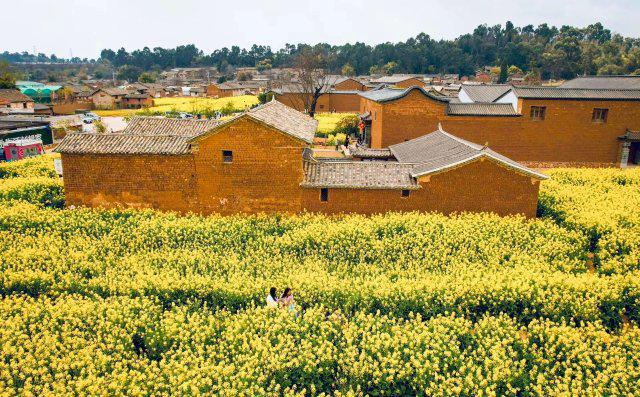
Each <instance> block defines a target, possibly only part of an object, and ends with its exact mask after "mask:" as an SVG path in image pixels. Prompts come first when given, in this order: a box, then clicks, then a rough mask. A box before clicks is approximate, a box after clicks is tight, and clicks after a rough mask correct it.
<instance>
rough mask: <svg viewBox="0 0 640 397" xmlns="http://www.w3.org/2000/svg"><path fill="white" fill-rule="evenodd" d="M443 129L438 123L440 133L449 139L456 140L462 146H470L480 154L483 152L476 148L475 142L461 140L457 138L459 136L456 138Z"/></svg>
mask: <svg viewBox="0 0 640 397" xmlns="http://www.w3.org/2000/svg"><path fill="white" fill-rule="evenodd" d="M441 127H442V126H441V125H440V123H438V131H440V132H442V133H443V134H445V135H446V136H448V137H449V138H451V139H453V140H455V141H456V142H459V143H461V144H463V145H465V146H468V147H470V148H471V149H473V150H475V151H478V152H480V151H482V149H478V148H477V147H475V146H474V145H477V144H475V143H473V142H469V141H467V140H465V139H462V138H459V137H457V136H455V135H453V134H450V133H448V132H447V131H445V130H443V129H441ZM435 132H437V131H435ZM478 146H480V145H478ZM485 147H486V146H485Z"/></svg>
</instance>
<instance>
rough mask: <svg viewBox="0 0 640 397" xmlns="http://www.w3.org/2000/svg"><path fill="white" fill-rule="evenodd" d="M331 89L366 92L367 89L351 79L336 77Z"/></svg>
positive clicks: (360, 82) (361, 83)
mask: <svg viewBox="0 0 640 397" xmlns="http://www.w3.org/2000/svg"><path fill="white" fill-rule="evenodd" d="M332 88H333V90H334V91H367V90H368V89H369V88H368V87H367V86H366V85H365V84H364V83H363V82H362V81H360V80H357V79H355V78H353V77H345V76H336V78H335V80H334V82H333V84H332Z"/></svg>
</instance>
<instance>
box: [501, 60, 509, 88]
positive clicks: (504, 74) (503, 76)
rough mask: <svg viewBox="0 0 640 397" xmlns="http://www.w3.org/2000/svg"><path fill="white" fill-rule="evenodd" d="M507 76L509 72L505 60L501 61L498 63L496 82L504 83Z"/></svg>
mask: <svg viewBox="0 0 640 397" xmlns="http://www.w3.org/2000/svg"><path fill="white" fill-rule="evenodd" d="M508 77H509V72H508V71H507V62H506V61H502V64H501V65H500V75H499V76H498V83H501V84H504V83H506V82H507V78H508Z"/></svg>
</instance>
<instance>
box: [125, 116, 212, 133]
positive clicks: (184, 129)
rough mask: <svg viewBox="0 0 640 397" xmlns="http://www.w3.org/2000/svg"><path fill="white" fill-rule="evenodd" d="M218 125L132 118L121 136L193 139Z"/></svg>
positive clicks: (160, 118) (153, 118)
mask: <svg viewBox="0 0 640 397" xmlns="http://www.w3.org/2000/svg"><path fill="white" fill-rule="evenodd" d="M219 124H220V121H218V120H198V119H171V118H165V117H142V116H138V117H134V118H132V119H131V121H129V124H127V127H126V128H125V129H124V131H122V133H123V134H135V135H179V136H186V137H193V136H196V135H200V134H202V133H204V132H206V131H209V130H211V129H213V128H214V127H216V126H217V125H219Z"/></svg>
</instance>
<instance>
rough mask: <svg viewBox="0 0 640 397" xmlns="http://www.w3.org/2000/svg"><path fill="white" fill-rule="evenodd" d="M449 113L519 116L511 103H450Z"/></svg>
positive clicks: (448, 106)
mask: <svg viewBox="0 0 640 397" xmlns="http://www.w3.org/2000/svg"><path fill="white" fill-rule="evenodd" d="M447 114H448V115H453V116H503V117H519V116H520V114H519V113H518V112H516V110H515V109H514V108H513V106H512V105H511V104H510V103H476V102H474V103H455V102H452V103H449V104H448V105H447Z"/></svg>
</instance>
